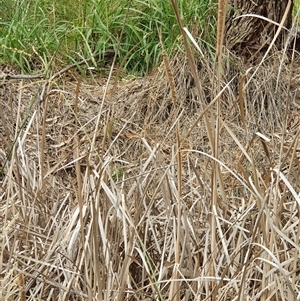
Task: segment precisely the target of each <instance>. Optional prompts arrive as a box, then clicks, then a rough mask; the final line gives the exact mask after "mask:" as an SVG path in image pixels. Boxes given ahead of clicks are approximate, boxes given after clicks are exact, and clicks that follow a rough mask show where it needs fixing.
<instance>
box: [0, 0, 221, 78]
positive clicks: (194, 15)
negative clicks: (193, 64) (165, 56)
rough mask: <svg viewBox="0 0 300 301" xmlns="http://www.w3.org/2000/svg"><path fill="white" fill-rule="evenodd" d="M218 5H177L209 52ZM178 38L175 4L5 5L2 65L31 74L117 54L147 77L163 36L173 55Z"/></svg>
mask: <svg viewBox="0 0 300 301" xmlns="http://www.w3.org/2000/svg"><path fill="white" fill-rule="evenodd" d="M215 2H216V1H215V0H205V1H198V0H192V1H185V0H180V1H178V5H179V6H180V12H181V17H182V19H183V21H184V24H185V25H186V26H188V28H189V30H190V31H191V32H192V34H193V35H195V36H197V37H198V39H199V42H200V43H203V44H204V45H203V47H207V48H213V47H214V44H215V38H214V37H215V28H216V26H215V24H216V18H215V14H216V3H215ZM179 33H180V32H179V27H178V25H177V24H176V20H175V15H174V11H173V10H172V5H171V2H170V1H157V0H144V1H135V0H132V1H130V0H111V1H107V0H98V1H97V0H92V1H87V0H83V1H79V2H78V1H70V0H66V1H49V0H43V1H40V0H31V1H27V0H16V1H12V0H3V1H2V2H1V11H0V45H1V47H0V60H1V61H0V63H9V64H17V65H18V66H20V68H21V69H22V70H23V72H27V73H28V72H32V71H37V72H40V71H41V70H42V69H45V70H46V71H47V70H49V69H51V68H52V67H53V66H55V65H57V64H59V65H65V64H67V63H70V62H74V61H79V60H82V59H91V61H89V62H88V63H87V65H92V66H93V67H95V68H97V67H99V64H100V65H101V63H100V62H101V60H102V58H103V53H104V51H105V50H107V49H114V50H115V51H117V52H118V61H119V63H121V62H122V65H123V66H124V68H125V70H127V72H130V73H136V74H145V73H146V72H148V71H150V70H151V69H152V68H153V67H154V66H156V65H158V63H159V62H160V61H161V52H162V46H161V44H160V39H159V35H161V39H162V40H163V43H164V48H165V49H166V50H167V52H168V53H172V52H174V50H177V49H178V45H180V44H181V43H180V41H178V39H179V36H180V34H179ZM201 41H202V42H201ZM97 54H99V56H98V57H96V58H94V57H93V56H95V55H97Z"/></svg>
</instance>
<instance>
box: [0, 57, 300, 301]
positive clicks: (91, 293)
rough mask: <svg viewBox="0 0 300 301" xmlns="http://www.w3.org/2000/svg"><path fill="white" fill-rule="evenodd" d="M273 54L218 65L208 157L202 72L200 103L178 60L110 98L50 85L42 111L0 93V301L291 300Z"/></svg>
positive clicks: (294, 106)
mask: <svg viewBox="0 0 300 301" xmlns="http://www.w3.org/2000/svg"><path fill="white" fill-rule="evenodd" d="M282 57H283V55H282V54H279V53H278V54H274V55H273V56H272V57H271V58H269V59H267V60H265V61H264V62H263V63H262V64H261V65H260V66H259V67H258V66H252V67H251V68H250V67H249V66H244V65H242V63H240V62H239V63H238V65H235V67H234V68H233V64H232V63H231V62H233V59H232V58H231V59H230V60H227V63H226V64H225V65H224V69H223V70H224V72H223V74H222V76H221V87H220V88H221V94H220V99H221V102H220V131H219V135H218V136H217V139H218V143H219V157H218V158H215V157H214V156H213V151H212V148H213V143H212V141H215V140H214V139H215V138H214V137H213V136H214V133H215V129H214V122H213V120H214V118H216V111H215V103H216V91H217V89H218V87H217V81H216V74H215V71H214V66H213V64H212V62H211V61H210V60H209V59H206V58H200V59H198V61H197V62H196V70H197V72H198V76H199V79H200V87H201V90H200V91H199V89H198V88H197V87H196V82H195V81H196V80H195V79H194V78H193V76H192V75H191V73H190V71H189V68H188V63H187V60H186V58H185V57H184V56H182V55H180V54H178V55H177V56H175V57H174V58H172V59H171V60H170V61H169V62H168V64H169V67H167V68H169V69H168V70H167V71H168V72H166V68H165V66H166V65H161V66H160V68H158V70H157V71H156V72H155V73H153V74H152V75H149V76H147V77H145V78H143V79H136V80H134V81H125V80H123V81H120V82H117V83H116V85H114V82H113V81H111V82H107V83H106V82H104V81H103V79H93V80H90V81H88V80H87V81H84V82H81V81H80V79H79V76H77V75H76V76H75V79H76V81H75V82H71V81H65V80H64V78H63V77H62V78H60V79H57V81H56V82H51V83H50V85H49V86H48V90H47V91H46V92H47V93H46V94H45V96H46V99H45V100H46V102H44V103H40V102H38V98H39V93H40V89H39V88H40V86H41V85H40V84H39V82H37V81H32V82H25V81H21V82H13V81H5V82H4V85H2V86H1V89H5V92H4V93H3V92H2V95H4V96H5V98H1V101H0V102H1V108H2V114H1V123H0V135H1V136H0V137H1V142H2V143H1V154H2V155H1V156H0V160H1V161H0V162H1V166H2V169H1V194H0V214H1V219H0V223H1V229H2V231H1V240H0V251H1V253H0V259H1V260H0V271H1V274H0V275H1V290H0V292H1V293H0V294H1V295H0V299H3V300H17V299H18V298H19V299H20V300H25V298H26V299H27V300H39V299H40V300H96V299H97V300H122V301H123V300H125V299H126V300H166V299H168V298H170V299H171V298H172V296H175V295H176V296H177V298H179V299H180V300H186V301H188V300H205V299H209V298H211V296H215V298H216V300H247V298H248V299H249V300H296V299H297V298H298V297H299V295H300V291H299V284H300V283H299V268H298V266H299V258H300V257H299V256H300V255H299V254H300V249H299V227H300V226H299V205H300V201H299V196H298V194H297V191H298V190H299V187H298V186H299V184H298V181H297V179H298V170H299V159H298V152H299V150H298V149H299V147H298V133H299V131H298V126H297V124H298V123H297V122H298V119H297V118H298V117H297V116H298V108H299V104H298V103H299V91H298V90H297V85H295V81H296V80H297V78H296V77H295V75H293V73H292V71H291V70H292V69H291V66H290V65H289V64H288V63H287V61H284V63H283V64H280V61H281V59H282ZM166 59H167V60H169V59H168V58H166ZM236 62H238V61H237V60H236ZM168 64H167V65H168ZM237 67H238V68H237ZM293 68H296V67H295V66H293ZM237 70H238V71H237ZM293 70H294V69H293ZM170 83H173V84H174V86H172V85H171V88H170ZM2 91H4V90H2ZM215 166H217V167H218V168H220V173H219V175H220V178H219V179H218V185H217V186H213V184H212V173H213V168H215ZM213 189H215V193H216V195H217V202H216V205H214V206H212V203H211V198H212V192H213ZM212 218H213V219H214V220H215V225H216V229H211V223H210V221H211V219H212ZM213 232H214V233H215V234H216V235H215V236H212V233H213ZM212 240H214V242H215V244H214V245H215V248H214V249H212V247H211V246H212V244H211V242H212ZM174 283H177V286H176V285H174ZM177 289H179V290H177Z"/></svg>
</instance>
